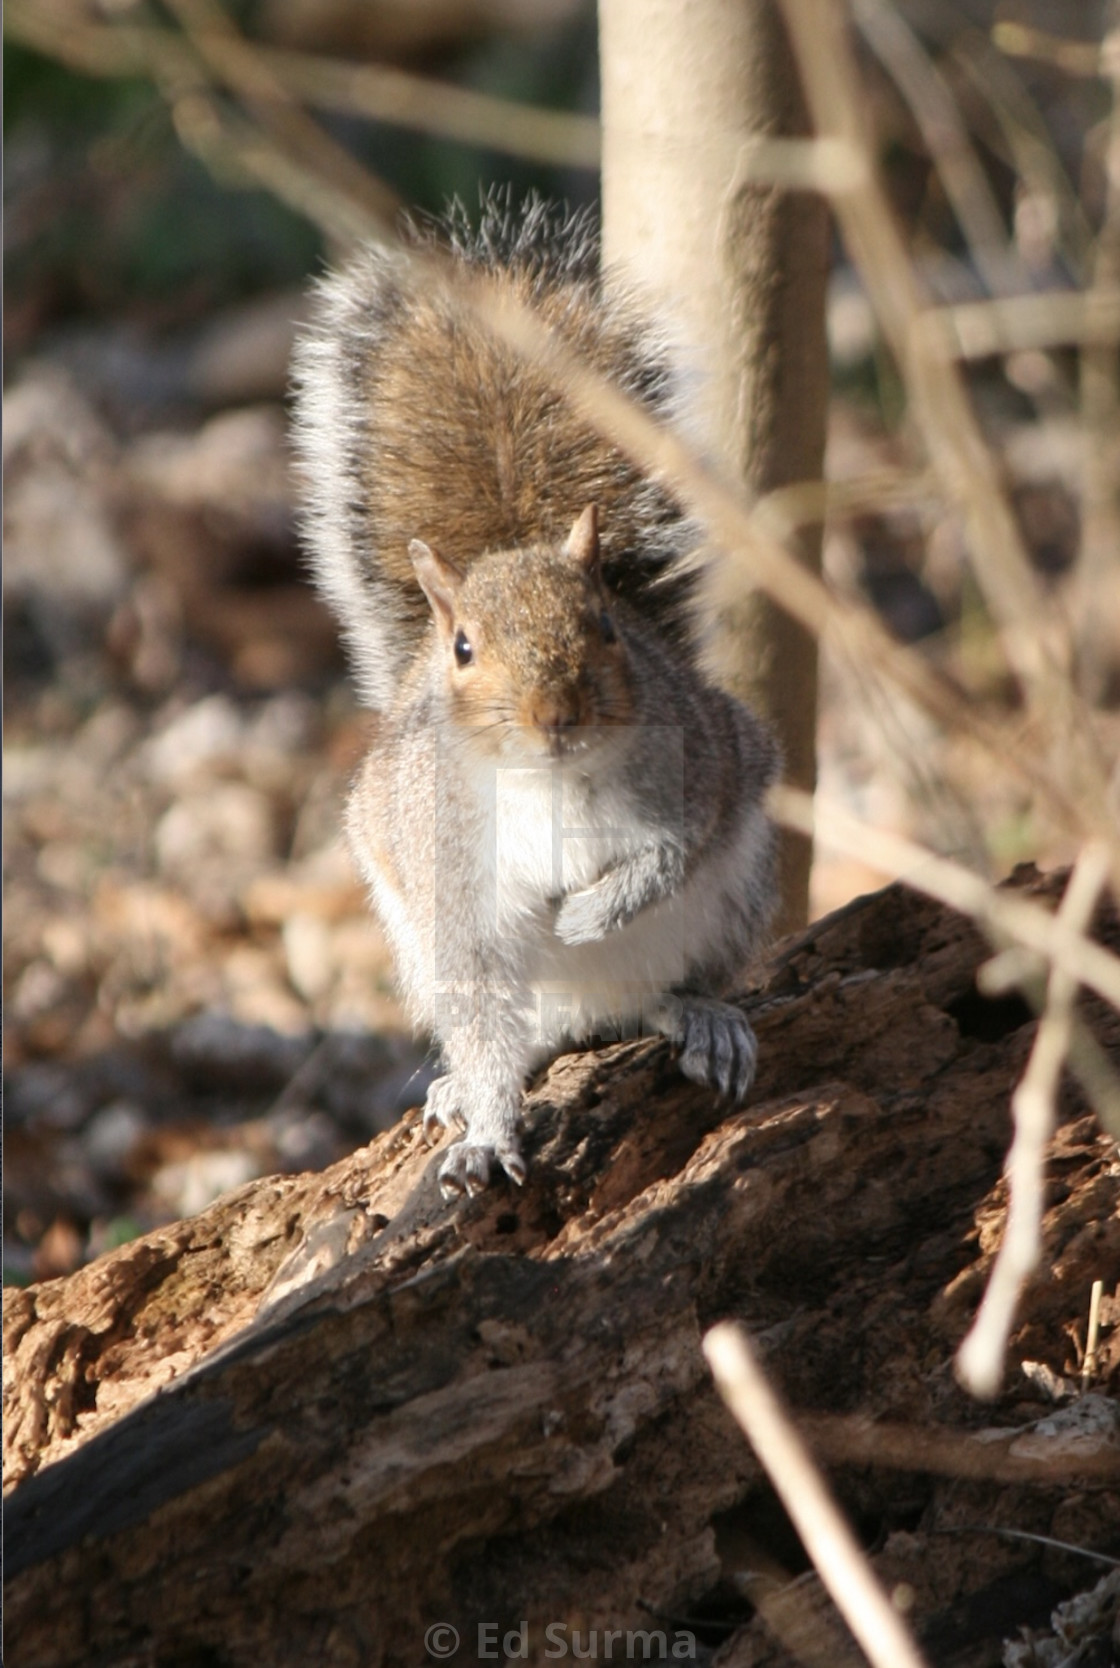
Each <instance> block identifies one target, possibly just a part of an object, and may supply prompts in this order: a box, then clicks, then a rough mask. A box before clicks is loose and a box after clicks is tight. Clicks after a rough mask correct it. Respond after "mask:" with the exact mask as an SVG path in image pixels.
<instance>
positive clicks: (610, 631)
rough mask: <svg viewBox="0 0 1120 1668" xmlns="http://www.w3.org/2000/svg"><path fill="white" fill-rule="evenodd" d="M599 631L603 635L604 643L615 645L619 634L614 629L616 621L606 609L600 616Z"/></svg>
mask: <svg viewBox="0 0 1120 1668" xmlns="http://www.w3.org/2000/svg"><path fill="white" fill-rule="evenodd" d="M599 630H600V631H601V633H602V635H603V642H604V643H613V642H615V641H616V639H617V637H618V633H617V631H615V629H614V621H613V620H612V619H611V617H610V615H609V614H608V613H607V611H606V609H605V608H604V609H603V612H602V613H601V614H600V615H599Z"/></svg>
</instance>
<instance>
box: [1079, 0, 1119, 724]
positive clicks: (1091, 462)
mask: <svg viewBox="0 0 1120 1668" xmlns="http://www.w3.org/2000/svg"><path fill="white" fill-rule="evenodd" d="M1111 17H1112V21H1113V24H1114V25H1117V24H1120V4H1116V3H1114V4H1113V5H1112V7H1111ZM1112 39H1113V41H1114V43H1115V47H1114V50H1113V51H1112V52H1111V53H1108V54H1106V53H1104V52H1102V54H1101V57H1102V62H1107V64H1108V69H1109V79H1110V81H1111V87H1112V110H1111V114H1110V117H1109V121H1108V124H1107V131H1106V139H1107V143H1106V148H1105V156H1104V164H1105V200H1104V213H1103V216H1102V219H1101V226H1100V231H1099V233H1098V236H1097V243H1096V249H1095V251H1094V255H1093V262H1092V279H1091V284H1090V287H1089V290H1088V293H1087V296H1086V299H1087V300H1095V299H1096V298H1098V297H1101V296H1109V295H1115V293H1116V291H1117V288H1120V50H1118V48H1120V27H1117V28H1115V31H1114V34H1113V36H1112ZM1081 416H1082V437H1083V438H1082V445H1083V459H1082V506H1081V549H1080V551H1079V553H1078V559H1077V567H1076V570H1075V572H1074V579H1073V611H1074V617H1075V619H1076V621H1077V625H1078V637H1079V646H1080V649H1081V656H1082V666H1083V672H1084V675H1085V677H1086V679H1087V680H1088V682H1089V685H1090V687H1091V688H1093V689H1094V690H1096V691H1099V690H1102V689H1103V688H1104V687H1105V686H1106V684H1107V682H1108V677H1109V670H1110V665H1111V663H1112V661H1113V660H1114V659H1115V658H1117V656H1118V652H1120V584H1118V583H1117V575H1116V553H1117V551H1118V550H1120V350H1118V348H1117V343H1116V339H1115V337H1113V339H1112V340H1111V341H1091V342H1086V343H1085V345H1084V347H1083V350H1082V354H1081Z"/></svg>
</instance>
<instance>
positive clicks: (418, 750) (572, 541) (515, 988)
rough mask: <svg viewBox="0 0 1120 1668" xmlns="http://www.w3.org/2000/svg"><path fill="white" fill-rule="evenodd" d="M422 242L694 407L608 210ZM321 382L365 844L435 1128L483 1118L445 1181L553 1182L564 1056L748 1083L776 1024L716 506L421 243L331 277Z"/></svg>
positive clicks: (299, 426)
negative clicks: (622, 433)
mask: <svg viewBox="0 0 1120 1668" xmlns="http://www.w3.org/2000/svg"><path fill="white" fill-rule="evenodd" d="M412 231H413V236H414V238H416V239H418V241H419V242H420V243H421V245H423V244H424V243H427V244H428V245H429V247H430V246H431V245H432V244H436V245H438V247H439V248H440V250H441V252H442V253H443V254H444V255H445V256H449V257H450V259H451V262H452V273H454V270H455V267H456V264H458V265H459V266H461V268H462V269H463V270H465V271H467V272H468V273H473V274H476V275H477V274H479V273H482V274H485V275H486V277H487V279H488V280H489V281H490V282H491V283H492V284H493V285H496V286H499V287H501V286H508V287H509V290H510V292H511V293H512V294H513V295H515V296H516V297H517V298H518V300H520V301H521V302H522V303H525V304H528V305H530V306H531V307H533V308H534V309H535V310H536V312H537V314H538V315H539V316H540V317H541V318H542V319H543V320H544V321H545V322H546V323H547V324H548V325H549V326H551V327H552V328H553V329H554V330H555V331H556V332H558V333H559V335H560V336H561V338H562V339H563V340H564V341H565V342H566V343H567V345H568V346H569V347H571V348H573V349H575V350H576V351H578V353H579V354H580V355H581V356H582V357H583V358H584V359H585V361H587V362H589V363H590V364H592V365H593V366H594V367H595V368H596V369H597V370H599V371H600V372H602V373H604V374H606V375H608V376H609V377H610V378H611V380H612V381H613V382H614V383H615V385H616V386H618V387H619V388H620V389H622V390H623V391H624V392H627V393H629V394H630V395H631V396H632V397H635V398H637V399H639V400H641V401H642V402H643V403H644V405H645V406H646V407H647V408H648V409H649V410H650V411H651V412H652V413H653V414H654V415H655V416H657V417H658V418H660V419H662V420H665V421H673V420H678V419H679V417H680V415H681V409H682V406H681V397H682V396H681V384H682V378H681V377H680V376H679V375H678V373H677V371H676V370H675V368H674V361H673V355H672V351H671V348H670V345H669V343H668V341H667V338H666V335H665V332H664V331H663V329H661V328H660V327H659V326H658V324H657V323H656V322H655V320H654V318H653V316H652V313H651V312H650V311H649V310H647V309H646V307H645V306H644V304H643V303H642V302H641V301H640V300H639V298H638V297H637V296H636V295H635V293H634V292H633V291H632V290H631V289H630V288H629V287H627V285H625V284H623V283H621V282H618V281H616V280H614V279H612V278H610V277H606V278H601V277H600V275H599V273H598V251H597V240H596V238H595V235H594V232H593V230H592V228H591V226H590V223H589V221H588V219H587V218H586V217H584V216H581V215H575V216H571V215H568V214H567V212H566V211H564V210H561V209H557V208H555V207H553V206H552V205H548V204H545V203H543V202H541V201H540V200H539V199H533V200H530V202H529V203H527V204H526V205H524V206H523V207H522V208H521V209H520V210H513V209H511V208H510V206H509V203H508V199H505V198H502V197H491V198H490V199H489V200H488V201H487V202H486V203H485V204H484V209H483V217H482V224H481V227H480V228H479V229H478V230H477V231H472V230H471V229H470V227H469V225H468V222H467V218H466V216H465V214H464V213H463V211H462V210H461V209H455V210H453V211H452V212H451V215H450V216H449V217H448V219H447V220H445V221H444V222H443V223H441V224H440V225H439V226H438V227H436V228H434V229H427V230H424V229H417V228H416V227H413V229H412ZM294 385H295V437H296V447H297V454H298V456H299V458H300V460H301V463H302V467H303V474H304V477H305V479H306V482H307V504H306V508H305V512H304V513H305V521H304V527H305V534H306V540H307V543H308V545H309V548H310V553H311V559H312V563H313V567H314V571H315V576H316V579H317V582H318V584H319V587H320V589H321V590H322V592H323V593H324V594H325V596H326V598H327V600H328V601H329V602H330V603H331V604H332V605H333V608H334V610H335V611H336V613H337V615H338V618H339V620H340V623H341V626H342V629H343V632H344V635H345V637H346V638H347V639H348V642H349V646H350V649H351V652H352V656H353V659H354V662H355V666H356V672H357V679H358V684H359V689H360V693H361V695H362V697H363V698H364V700H365V702H366V703H367V704H368V705H369V706H371V707H372V708H373V710H374V713H375V715H376V718H375V724H374V731H373V739H372V742H371V744H370V747H369V751H368V754H367V755H366V758H365V760H364V763H363V764H362V766H361V767H360V769H359V772H358V775H357V778H356V780H355V783H354V785H353V788H352V791H351V796H350V800H349V808H348V812H347V827H348V834H349V840H350V844H351V848H352V851H353V853H354V856H355V859H356V861H357V864H358V867H359V869H360V870H361V873H362V875H363V877H364V879H365V881H366V883H367V885H368V889H369V892H370V896H371V900H372V904H373V907H374V910H375V912H376V914H377V915H378V916H379V917H380V920H381V923H382V925H383V927H384V930H385V933H386V936H387V938H388V940H389V943H390V946H391V948H392V950H393V952H394V956H395V960H396V964H397V968H398V972H399V975H400V979H401V983H402V986H403V989H404V994H405V997H406V1001H407V1005H408V1008H409V1010H410V1013H411V1016H412V1018H413V1019H414V1020H415V1021H416V1022H417V1023H418V1024H419V1025H422V1026H424V1027H425V1028H427V1029H428V1030H430V1031H431V1032H432V1033H433V1034H434V1035H435V1037H436V1038H437V1039H438V1041H439V1043H440V1045H441V1048H442V1055H443V1065H444V1068H445V1071H444V1075H443V1076H440V1077H438V1078H437V1079H436V1080H435V1081H434V1082H433V1083H432V1084H431V1087H430V1089H429V1091H428V1095H427V1100H426V1103H425V1108H424V1115H423V1128H424V1132H425V1135H426V1136H427V1138H428V1139H429V1140H430V1141H433V1142H434V1141H436V1140H438V1139H439V1137H440V1135H441V1134H442V1132H443V1131H444V1130H451V1129H456V1128H461V1129H462V1131H463V1135H462V1139H461V1140H459V1141H458V1142H457V1143H455V1144H454V1145H452V1146H450V1147H449V1149H448V1151H447V1154H446V1156H445V1158H444V1160H443V1163H442V1165H441V1167H440V1186H441V1190H442V1191H443V1193H444V1195H445V1197H453V1196H455V1195H457V1194H461V1193H464V1192H467V1193H472V1194H473V1193H476V1192H478V1191H480V1190H481V1189H483V1188H485V1187H486V1186H487V1184H488V1182H489V1180H490V1176H491V1172H492V1169H493V1166H494V1164H495V1162H496V1163H497V1164H498V1165H500V1166H501V1168H502V1170H504V1171H505V1173H506V1175H507V1176H508V1177H509V1178H510V1179H511V1180H512V1181H514V1182H515V1183H518V1184H520V1183H521V1182H522V1181H523V1180H524V1178H525V1174H526V1166H525V1161H524V1158H523V1156H522V1151H521V1145H520V1141H519V1115H520V1108H521V1094H522V1089H523V1087H524V1086H525V1084H526V1082H527V1081H528V1079H529V1077H530V1075H531V1074H532V1072H533V1071H534V1070H535V1069H536V1067H537V1066H539V1065H540V1064H541V1063H543V1062H544V1061H545V1060H547V1059H548V1058H550V1057H552V1056H553V1055H554V1054H556V1053H557V1052H559V1050H560V1049H561V1048H562V1047H564V1046H565V1045H570V1044H572V1043H576V1042H579V1041H585V1040H587V1039H590V1038H596V1037H597V1038H600V1039H603V1038H607V1039H609V1038H613V1037H618V1036H622V1035H633V1034H635V1033H640V1032H642V1031H653V1032H655V1033H656V1032H659V1033H661V1034H662V1035H664V1036H665V1037H667V1038H668V1039H669V1040H670V1042H671V1043H672V1044H673V1045H674V1046H675V1048H676V1049H677V1050H678V1061H679V1066H680V1069H681V1070H682V1072H683V1073H684V1074H685V1076H686V1077H688V1078H690V1079H692V1080H693V1081H695V1082H697V1083H701V1084H705V1085H709V1086H711V1087H712V1088H713V1089H715V1090H716V1091H718V1093H719V1094H720V1095H722V1096H727V1097H730V1098H732V1099H734V1100H735V1101H740V1100H741V1099H742V1098H743V1097H744V1096H745V1095H746V1093H747V1091H748V1089H749V1088H750V1084H751V1082H752V1079H753V1076H754V1067H755V1058H756V1051H757V1050H756V1042H755V1038H754V1034H753V1032H752V1031H751V1028H750V1026H749V1024H748V1023H747V1020H746V1019H745V1017H744V1016H743V1014H742V1013H741V1012H740V1010H739V1009H738V1008H736V1007H734V1006H732V1005H730V1004H729V1003H726V1002H724V1001H722V1000H720V999H719V998H720V993H722V992H724V991H726V989H727V988H728V986H729V984H730V983H731V981H732V980H733V979H734V977H735V976H736V975H737V974H739V973H741V971H742V969H743V967H744V965H745V964H746V962H747V961H748V960H749V959H750V957H751V956H752V954H754V953H756V952H757V950H758V949H759V948H760V946H761V941H762V939H763V935H764V934H765V931H766V928H767V926H768V924H769V921H770V918H771V915H772V912H773V909H774V906H775V904H776V901H777V880H776V868H775V840H774V833H773V829H772V826H771V824H770V822H769V820H768V818H767V816H766V813H765V809H764V803H763V801H764V797H765V792H766V789H767V787H768V786H769V784H770V783H771V782H772V781H773V780H774V778H775V776H776V775H777V772H778V769H779V754H778V748H777V745H776V743H775V740H774V738H773V736H772V735H771V732H770V730H769V729H768V728H767V727H766V725H765V724H763V723H762V721H761V720H760V719H759V718H758V717H756V716H755V715H754V714H753V713H752V712H751V711H750V710H748V708H747V707H745V706H744V705H742V704H741V703H740V702H739V701H737V700H735V699H733V698H732V697H731V696H730V695H728V694H726V693H724V692H723V691H722V690H720V689H719V688H717V687H716V686H715V684H714V683H712V682H711V681H710V680H709V679H708V678H707V677H706V675H705V674H704V671H703V670H702V655H701V644H700V634H699V631H698V628H697V622H696V617H695V616H696V609H695V598H694V570H695V552H696V547H697V545H698V543H699V539H700V531H699V529H698V527H697V525H696V524H695V523H694V522H692V521H691V520H690V518H689V517H688V516H687V515H686V514H685V512H684V510H683V509H682V507H681V506H680V505H679V504H678V503H677V502H676V501H675V500H674V499H673V498H672V497H671V496H670V495H669V494H668V493H667V492H666V491H665V490H663V489H662V488H661V487H660V486H659V485H658V484H657V483H656V482H655V481H653V480H651V479H650V478H649V477H648V476H646V475H643V474H642V473H641V472H640V471H638V470H637V469H636V468H635V467H634V466H633V465H632V464H631V463H630V462H629V461H628V460H627V459H626V458H625V456H624V455H623V454H622V453H621V452H620V451H619V450H618V449H617V448H616V447H614V446H613V445H611V444H610V443H608V441H606V440H605V439H603V438H602V437H601V436H600V435H599V434H598V433H597V431H596V430H595V429H594V428H592V426H591V425H590V424H589V423H587V422H586V421H585V420H584V419H583V418H581V417H580V416H578V415H577V414H576V412H574V411H573V410H572V409H571V407H570V406H569V405H568V404H567V403H566V401H565V399H564V397H563V395H562V393H561V392H560V391H558V390H557V388H556V387H555V384H554V383H553V382H550V380H549V378H548V376H547V375H546V374H545V373H543V372H542V371H541V370H540V369H539V368H536V367H534V365H533V364H532V363H530V362H529V361H528V360H526V359H524V358H523V357H521V356H519V355H518V354H517V353H516V352H515V351H514V350H513V349H512V348H509V347H506V346H504V345H502V344H500V343H499V342H498V341H497V340H496V339H495V338H494V337H493V336H492V335H491V334H490V333H488V332H487V330H486V329H485V327H484V325H483V324H482V323H481V322H480V321H479V320H477V319H476V318H475V317H474V315H472V313H471V312H470V311H469V309H468V308H466V307H465V306H464V305H463V303H462V302H461V301H457V300H456V296H455V293H454V285H453V283H452V284H443V283H440V284H437V285H432V284H431V283H426V282H425V280H424V274H423V272H422V270H420V268H419V267H418V264H417V262H416V261H415V260H414V258H412V257H411V256H410V255H409V253H408V252H407V251H403V252H402V251H388V250H386V249H384V248H382V247H378V246H370V247H366V248H363V249H361V250H360V251H359V252H358V254H357V255H356V256H355V257H354V258H352V259H351V260H350V262H349V264H348V265H346V266H345V267H344V268H343V269H342V270H340V271H338V272H336V273H335V274H333V275H330V276H328V277H327V278H325V279H324V280H322V281H321V282H320V283H319V286H318V289H317V292H316V302H315V311H314V316H313V318H312V321H311V323H310V325H309V327H308V329H307V332H306V333H305V335H304V337H303V339H302V340H301V342H300V343H299V344H298V346H297V350H296V356H295V361H294Z"/></svg>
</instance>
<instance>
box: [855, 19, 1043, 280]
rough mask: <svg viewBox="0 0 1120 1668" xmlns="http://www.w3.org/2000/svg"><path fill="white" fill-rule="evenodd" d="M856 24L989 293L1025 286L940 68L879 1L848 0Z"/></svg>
mask: <svg viewBox="0 0 1120 1668" xmlns="http://www.w3.org/2000/svg"><path fill="white" fill-rule="evenodd" d="M854 9H855V17H856V22H857V23H858V25H859V28H860V32H861V34H862V35H863V36H864V38H865V40H866V41H867V43H868V45H869V46H870V47H871V50H872V51H873V52H874V53H875V55H876V57H877V58H878V59H879V60H880V62H881V63H882V64H883V66H884V68H885V69H886V70H887V71H888V73H889V74H890V75H891V77H892V78H893V80H894V81H895V82H896V83H897V85H898V88H899V91H900V92H901V93H902V96H903V97H904V98H905V100H906V102H907V104H908V105H909V106H910V109H911V111H912V112H913V114H914V119H915V121H916V122H917V124H918V127H919V129H920V131H921V135H922V138H923V140H924V141H925V145H926V149H927V150H928V152H929V154H930V157H931V159H932V161H933V163H934V166H935V167H936V169H937V171H938V174H939V175H940V178H941V183H942V185H943V186H944V188H945V195H946V196H947V197H948V199H949V202H950V203H951V205H952V209H953V213H954V214H955V215H956V218H957V224H958V225H959V226H960V229H961V231H962V232H963V234H964V237H965V241H966V243H967V244H968V247H969V250H970V252H971V254H972V259H973V261H974V263H975V265H976V268H977V270H978V271H979V272H980V274H981V275H982V277H983V279H984V282H985V284H986V285H987V287H988V290H989V291H990V292H991V294H993V295H1000V294H1002V293H1003V292H1005V291H1008V290H1011V291H1014V290H1021V289H1027V288H1029V287H1030V273H1029V272H1028V271H1027V270H1026V268H1025V267H1024V265H1023V263H1022V261H1021V260H1020V259H1019V256H1018V253H1017V251H1016V249H1015V246H1014V244H1013V243H1011V242H1010V240H1009V239H1008V236H1007V230H1006V227H1005V226H1004V223H1003V216H1002V214H1001V213H1000V209H999V204H998V203H997V202H996V198H995V193H994V192H993V190H992V188H991V186H990V185H989V184H988V177H987V175H986V174H985V172H984V170H983V168H982V167H981V166H980V162H979V159H978V157H977V155H976V152H975V151H974V150H973V147H972V141H971V140H970V138H969V135H968V129H967V127H966V126H965V124H964V121H963V120H962V118H961V113H960V111H959V109H958V108H957V105H956V102H955V101H954V99H953V95H952V93H951V92H950V90H949V88H948V86H947V85H946V83H945V80H944V78H943V76H942V75H941V72H940V70H939V69H938V68H937V66H936V64H934V63H933V61H932V60H931V58H930V57H929V54H928V53H927V52H926V50H925V48H924V46H923V45H922V43H921V41H920V40H919V39H918V37H917V35H915V33H914V31H913V30H912V29H911V28H910V25H909V24H908V23H907V22H906V20H905V18H904V17H903V16H902V14H901V12H899V11H897V10H896V9H895V8H894V7H893V6H889V5H887V4H886V3H885V0H854Z"/></svg>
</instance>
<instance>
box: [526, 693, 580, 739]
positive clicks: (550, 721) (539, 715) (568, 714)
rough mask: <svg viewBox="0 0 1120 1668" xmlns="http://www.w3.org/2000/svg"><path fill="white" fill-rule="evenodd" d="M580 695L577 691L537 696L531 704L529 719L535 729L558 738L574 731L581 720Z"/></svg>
mask: <svg viewBox="0 0 1120 1668" xmlns="http://www.w3.org/2000/svg"><path fill="white" fill-rule="evenodd" d="M581 716H582V714H581V710H580V700H579V695H578V694H577V692H576V691H575V690H572V691H570V692H568V691H561V692H560V693H558V694H557V693H554V692H552V691H550V692H549V693H548V694H540V695H536V696H534V697H533V698H532V700H531V701H530V702H529V712H528V719H529V722H530V724H532V725H533V727H534V728H535V729H538V730H544V731H545V733H546V734H547V735H552V736H558V735H561V734H562V733H563V731H565V730H574V729H575V728H576V726H577V725H578V724H579V723H580V720H581Z"/></svg>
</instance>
